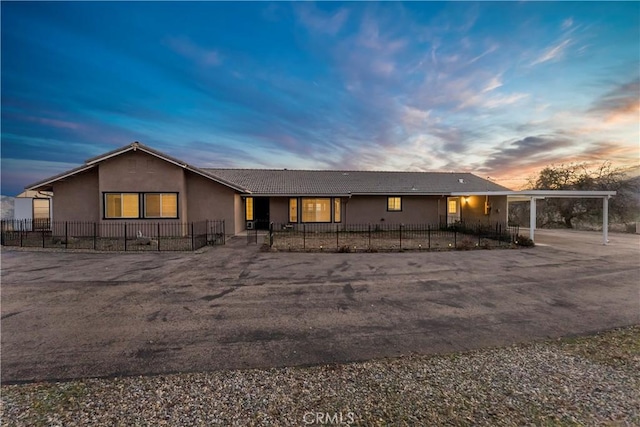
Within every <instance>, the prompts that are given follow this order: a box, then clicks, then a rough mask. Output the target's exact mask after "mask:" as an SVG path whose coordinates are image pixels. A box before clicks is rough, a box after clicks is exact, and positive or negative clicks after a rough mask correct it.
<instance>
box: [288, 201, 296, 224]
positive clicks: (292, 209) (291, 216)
mask: <svg viewBox="0 0 640 427" xmlns="http://www.w3.org/2000/svg"><path fill="white" fill-rule="evenodd" d="M289 222H298V199H296V198H294V197H292V198H290V199H289Z"/></svg>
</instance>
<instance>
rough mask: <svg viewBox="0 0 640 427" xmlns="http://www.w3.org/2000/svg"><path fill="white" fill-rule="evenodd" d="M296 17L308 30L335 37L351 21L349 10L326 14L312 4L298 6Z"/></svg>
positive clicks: (344, 9)
mask: <svg viewBox="0 0 640 427" xmlns="http://www.w3.org/2000/svg"><path fill="white" fill-rule="evenodd" d="M295 12H296V16H297V17H298V20H299V22H300V23H301V24H302V25H304V26H305V27H306V28H307V29H309V30H311V31H314V32H317V33H322V34H329V35H332V36H335V35H336V34H338V32H340V30H341V29H342V27H343V26H344V25H345V23H346V22H347V20H348V19H349V10H348V9H347V8H340V9H338V10H337V11H335V12H333V13H328V12H327V13H326V12H323V11H321V10H320V9H318V8H317V7H316V6H315V5H313V4H312V3H304V4H300V5H296V7H295Z"/></svg>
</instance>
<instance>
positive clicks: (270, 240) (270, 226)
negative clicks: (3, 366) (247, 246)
mask: <svg viewBox="0 0 640 427" xmlns="http://www.w3.org/2000/svg"><path fill="white" fill-rule="evenodd" d="M269 247H270V248H272V247H273V221H271V222H270V223H269Z"/></svg>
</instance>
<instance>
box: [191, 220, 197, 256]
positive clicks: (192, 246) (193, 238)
mask: <svg viewBox="0 0 640 427" xmlns="http://www.w3.org/2000/svg"><path fill="white" fill-rule="evenodd" d="M191 250H192V251H195V250H196V235H195V234H194V232H193V222H192V223H191Z"/></svg>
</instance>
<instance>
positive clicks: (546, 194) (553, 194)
mask: <svg viewBox="0 0 640 427" xmlns="http://www.w3.org/2000/svg"><path fill="white" fill-rule="evenodd" d="M451 195H452V196H463V197H464V196H508V197H513V198H521V197H525V198H528V199H530V198H532V197H535V198H537V199H540V198H602V197H612V196H615V195H616V192H615V191H583V190H523V191H470V192H467V193H463V192H459V191H457V192H454V193H451Z"/></svg>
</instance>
